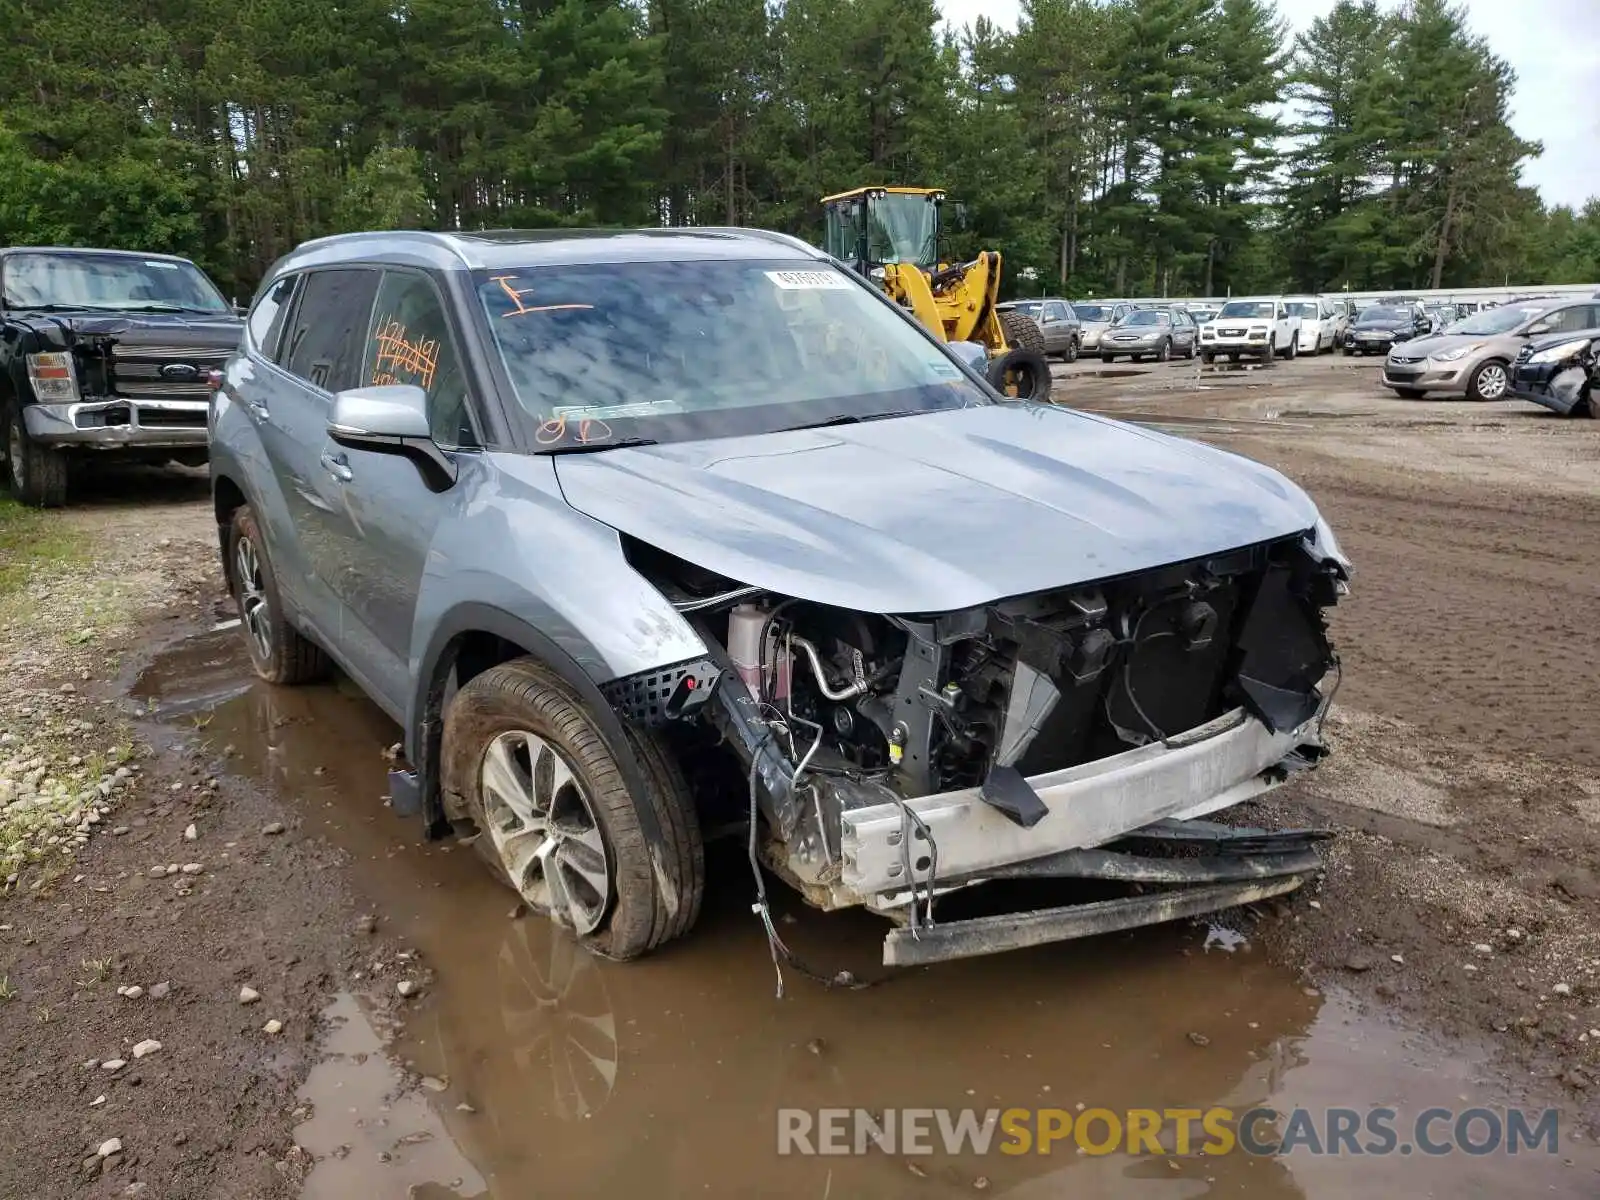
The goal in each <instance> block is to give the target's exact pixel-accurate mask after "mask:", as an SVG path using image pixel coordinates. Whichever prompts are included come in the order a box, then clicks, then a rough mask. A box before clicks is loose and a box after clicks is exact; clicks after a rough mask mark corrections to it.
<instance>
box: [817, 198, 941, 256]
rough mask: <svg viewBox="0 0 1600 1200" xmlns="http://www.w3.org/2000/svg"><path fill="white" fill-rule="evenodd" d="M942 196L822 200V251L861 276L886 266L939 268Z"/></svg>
mask: <svg viewBox="0 0 1600 1200" xmlns="http://www.w3.org/2000/svg"><path fill="white" fill-rule="evenodd" d="M943 206H944V193H943V192H941V191H937V190H934V189H931V188H889V187H869V188H856V189H855V190H854V191H849V192H841V193H840V194H838V195H837V196H828V197H825V198H824V199H823V201H822V208H823V213H824V215H825V216H826V219H827V229H826V234H825V239H824V246H823V248H824V249H825V250H827V252H828V253H829V254H831V255H832V256H833V257H834V258H836V259H838V260H839V261H840V262H842V263H845V264H847V265H848V266H850V267H853V268H855V270H857V271H858V272H860V273H861V274H862V275H871V274H872V272H873V270H874V269H875V268H877V267H881V266H884V265H885V264H887V263H902V264H905V265H908V266H917V267H920V268H922V269H923V270H924V271H929V272H931V271H934V270H936V269H937V268H938V266H939V251H940V240H939V239H940V218H941V209H942V208H943Z"/></svg>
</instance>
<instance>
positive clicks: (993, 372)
mask: <svg viewBox="0 0 1600 1200" xmlns="http://www.w3.org/2000/svg"><path fill="white" fill-rule="evenodd" d="M1000 328H1001V329H1002V330H1003V331H1004V332H1005V335H1006V345H1007V346H1009V347H1010V349H1009V350H1007V351H1006V352H1005V353H1004V354H1002V355H999V356H998V357H996V358H994V359H991V360H990V362H989V382H990V383H991V384H993V385H994V387H995V388H996V390H998V391H999V392H1000V393H1001V394H1002V395H1006V396H1014V397H1016V398H1017V399H1018V400H1033V401H1037V402H1038V403H1040V404H1048V403H1049V402H1050V360H1049V359H1048V358H1046V357H1045V353H1044V334H1043V333H1041V332H1040V331H1039V327H1038V326H1037V325H1035V324H1034V323H1033V318H1032V317H1030V316H1028V315H1027V314H1026V313H1020V312H1002V313H1001V314H1000Z"/></svg>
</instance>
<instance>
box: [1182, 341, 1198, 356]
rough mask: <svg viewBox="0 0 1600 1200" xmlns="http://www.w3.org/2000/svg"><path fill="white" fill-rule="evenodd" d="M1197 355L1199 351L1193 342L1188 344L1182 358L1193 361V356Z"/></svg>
mask: <svg viewBox="0 0 1600 1200" xmlns="http://www.w3.org/2000/svg"><path fill="white" fill-rule="evenodd" d="M1198 353H1199V349H1198V348H1197V347H1196V346H1195V344H1194V343H1193V342H1190V343H1189V349H1188V350H1187V351H1186V352H1185V353H1184V357H1185V358H1187V359H1193V358H1194V356H1195V355H1196V354H1198Z"/></svg>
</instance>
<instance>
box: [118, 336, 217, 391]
mask: <svg viewBox="0 0 1600 1200" xmlns="http://www.w3.org/2000/svg"><path fill="white" fill-rule="evenodd" d="M231 353H233V351H232V349H231V348H230V347H227V346H154V345H148V346H147V345H131V346H130V345H126V344H120V345H118V346H116V347H115V348H114V349H113V350H112V352H111V390H112V392H113V393H114V394H115V395H118V396H124V397H126V398H128V399H130V400H207V399H210V396H211V385H210V383H209V382H207V379H206V376H207V373H208V372H210V371H211V370H212V369H213V368H220V367H221V366H222V364H223V363H225V362H227V360H228V356H229V355H230V354H231Z"/></svg>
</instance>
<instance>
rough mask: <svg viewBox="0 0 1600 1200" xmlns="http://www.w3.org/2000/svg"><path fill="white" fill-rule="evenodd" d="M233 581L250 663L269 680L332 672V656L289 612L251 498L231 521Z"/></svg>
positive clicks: (283, 680) (287, 680) (308, 680)
mask: <svg viewBox="0 0 1600 1200" xmlns="http://www.w3.org/2000/svg"><path fill="white" fill-rule="evenodd" d="M228 583H229V586H230V587H231V589H232V591H233V600H234V603H235V604H236V605H238V608H239V624H240V625H241V626H242V627H243V630H244V635H245V639H244V643H245V649H246V650H248V651H249V653H250V665H251V666H253V667H254V668H255V670H256V674H257V675H259V676H261V678H263V679H265V680H266V681H267V682H268V683H289V684H293V683H311V682H313V681H314V680H317V679H320V678H322V677H323V676H324V675H326V674H327V673H328V656H327V655H326V654H324V653H323V652H322V648H321V647H319V646H318V645H316V643H314V642H312V641H310V640H309V639H307V638H306V637H305V635H303V634H302V633H301V632H300V631H299V630H298V629H296V628H295V627H294V626H293V625H291V624H289V621H288V618H286V617H285V616H284V612H283V600H282V597H281V595H280V593H279V591H278V578H277V576H276V575H275V574H274V573H273V570H272V564H271V563H270V562H269V561H268V560H267V547H266V543H265V542H264V541H263V540H262V538H261V529H260V527H259V526H258V525H257V524H256V514H255V512H254V511H253V510H252V509H251V508H250V506H249V505H248V504H244V505H241V506H240V507H238V508H236V509H235V510H234V512H233V522H232V524H231V525H230V526H229V527H228Z"/></svg>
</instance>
